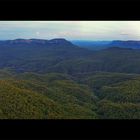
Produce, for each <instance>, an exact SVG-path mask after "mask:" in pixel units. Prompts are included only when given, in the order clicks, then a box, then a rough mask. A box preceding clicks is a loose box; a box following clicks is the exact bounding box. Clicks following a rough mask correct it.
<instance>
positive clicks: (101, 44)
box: [72, 40, 140, 50]
mask: <svg viewBox="0 0 140 140" xmlns="http://www.w3.org/2000/svg"><path fill="white" fill-rule="evenodd" d="M72 43H73V44H75V45H78V46H80V47H84V48H88V49H90V50H101V49H106V48H110V47H121V48H133V49H140V41H136V40H127V41H122V40H113V41H72Z"/></svg>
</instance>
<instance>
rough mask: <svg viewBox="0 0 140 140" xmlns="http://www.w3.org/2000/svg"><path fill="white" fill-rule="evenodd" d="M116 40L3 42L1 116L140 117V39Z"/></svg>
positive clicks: (16, 117) (11, 117) (22, 117)
mask: <svg viewBox="0 0 140 140" xmlns="http://www.w3.org/2000/svg"><path fill="white" fill-rule="evenodd" d="M112 43H113V44H116V45H110V46H109V47H108V48H104V49H101V50H90V49H87V48H83V47H79V46H78V45H74V44H73V43H71V42H70V41H67V40H66V39H61V38H57V39H52V40H43V39H16V40H5V41H0V119H140V104H139V101H140V94H139V93H140V50H139V49H137V48H136V49H135V48H133V47H130V48H129V47H125V46H129V45H128V44H130V46H133V45H135V44H137V45H138V44H139V42H134V41H127V42H120V41H113V42H112ZM102 44H104V43H103V42H102ZM110 44H111V43H110ZM120 44H121V45H122V46H121V45H120ZM106 45H107V44H106Z"/></svg>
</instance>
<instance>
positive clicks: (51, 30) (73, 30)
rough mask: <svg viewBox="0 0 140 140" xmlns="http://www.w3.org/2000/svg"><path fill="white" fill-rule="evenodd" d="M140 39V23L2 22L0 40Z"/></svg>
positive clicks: (0, 22) (0, 24) (0, 23)
mask: <svg viewBox="0 0 140 140" xmlns="http://www.w3.org/2000/svg"><path fill="white" fill-rule="evenodd" d="M55 37H63V38H66V39H72V40H73V39H84V40H115V39H117V40H118V39H140V21H0V39H15V38H42V39H51V38H55Z"/></svg>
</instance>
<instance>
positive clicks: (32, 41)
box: [0, 38, 74, 46]
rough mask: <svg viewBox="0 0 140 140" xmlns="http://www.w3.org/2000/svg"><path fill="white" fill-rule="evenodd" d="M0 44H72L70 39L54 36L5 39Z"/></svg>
mask: <svg viewBox="0 0 140 140" xmlns="http://www.w3.org/2000/svg"><path fill="white" fill-rule="evenodd" d="M0 45H4V46H7V45H8V46H9V45H16V46H18V45H19V46H22V45H27V46H32V45H43V46H60V45H61V46H74V45H73V44H72V43H71V42H70V41H68V40H66V39H63V38H55V39H51V40H45V39H15V40H5V41H0Z"/></svg>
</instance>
